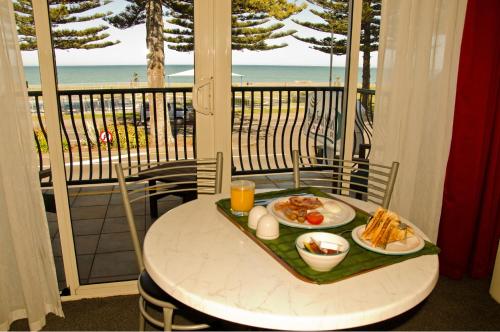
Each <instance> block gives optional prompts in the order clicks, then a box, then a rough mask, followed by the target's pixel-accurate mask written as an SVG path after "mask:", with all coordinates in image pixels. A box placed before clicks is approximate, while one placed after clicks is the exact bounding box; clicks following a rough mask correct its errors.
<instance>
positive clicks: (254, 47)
mask: <svg viewBox="0 0 500 332" xmlns="http://www.w3.org/2000/svg"><path fill="white" fill-rule="evenodd" d="M168 2H169V13H168V14H169V16H170V17H169V19H168V20H167V22H168V23H170V24H172V25H175V26H178V27H179V28H169V29H165V33H166V38H165V40H166V41H167V42H168V47H169V48H170V49H173V50H176V51H180V52H189V51H192V50H193V49H194V37H193V28H194V0H170V1H168ZM304 8H305V5H301V6H298V5H296V4H294V3H290V2H288V1H287V0H233V2H232V9H233V13H232V18H231V22H232V49H233V50H245V49H246V50H251V51H266V50H272V49H276V48H282V47H285V46H287V44H286V43H281V44H268V41H269V40H272V39H277V38H282V37H286V36H290V35H292V34H294V33H295V32H296V31H295V30H286V31H280V29H281V28H283V27H284V24H283V23H281V22H275V23H269V22H270V21H271V20H272V19H273V18H274V19H277V20H283V19H286V18H288V17H290V16H291V15H293V14H296V13H298V12H299V11H301V10H302V9H304Z"/></svg>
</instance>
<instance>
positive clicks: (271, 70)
mask: <svg viewBox="0 0 500 332" xmlns="http://www.w3.org/2000/svg"><path fill="white" fill-rule="evenodd" d="M38 68H39V67H38V66H24V69H25V75H26V81H27V82H28V84H29V85H39V84H40V76H39V70H38ZM93 68H95V69H98V70H92V69H93ZM192 68H193V65H192V64H184V65H168V64H167V65H166V66H165V72H166V77H165V81H166V82H167V83H192V82H193V77H192V76H188V77H170V76H169V75H171V74H175V73H179V72H183V71H186V70H190V69H192ZM332 70H333V75H332V76H333V80H334V81H338V82H341V83H343V82H344V73H345V67H338V66H335V67H332ZM329 71H330V68H329V66H300V65H286V66H285V65H233V66H232V72H233V73H235V74H239V75H243V76H241V77H233V83H240V82H241V83H265V82H277V83H278V82H279V83H285V82H302V81H303V82H320V83H321V82H328V81H329ZM358 72H359V77H358V79H359V81H360V82H361V75H362V68H361V67H360V68H359V71H358ZM57 74H58V82H59V84H73V85H88V84H99V83H106V84H113V83H116V84H123V83H130V82H132V81H133V80H134V77H135V74H137V79H138V82H147V75H146V65H64V66H57ZM375 76H376V68H371V70H370V82H371V83H374V82H375Z"/></svg>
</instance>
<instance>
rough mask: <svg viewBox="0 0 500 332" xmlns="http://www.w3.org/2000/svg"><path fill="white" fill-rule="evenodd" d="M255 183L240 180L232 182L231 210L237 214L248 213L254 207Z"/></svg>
mask: <svg viewBox="0 0 500 332" xmlns="http://www.w3.org/2000/svg"><path fill="white" fill-rule="evenodd" d="M254 191H255V184H254V183H253V182H252V181H247V180H238V181H233V182H232V183H231V210H232V212H233V213H234V214H236V215H248V212H249V211H250V210H251V209H252V208H253V203H254Z"/></svg>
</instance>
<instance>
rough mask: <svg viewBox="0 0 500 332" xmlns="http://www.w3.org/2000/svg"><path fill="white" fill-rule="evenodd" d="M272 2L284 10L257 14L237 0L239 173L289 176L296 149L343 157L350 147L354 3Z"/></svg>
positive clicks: (235, 161) (236, 170)
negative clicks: (346, 132)
mask: <svg viewBox="0 0 500 332" xmlns="http://www.w3.org/2000/svg"><path fill="white" fill-rule="evenodd" d="M271 2H272V3H273V4H274V6H275V7H272V6H271V7H272V8H273V9H276V8H280V10H279V11H277V12H276V11H274V10H269V7H267V8H262V9H261V11H259V12H258V13H254V15H253V16H252V15H251V14H250V13H252V10H255V8H246V7H245V2H244V1H243V2H233V54H232V58H233V72H234V73H233V96H232V98H233V124H232V133H233V139H232V147H233V158H232V161H233V174H235V175H238V174H253V173H259V172H262V171H273V172H274V171H286V170H288V171H289V170H291V168H292V161H291V154H292V150H296V149H297V150H299V153H300V155H302V156H304V157H306V158H308V160H315V158H316V157H328V158H333V157H339V155H340V151H341V145H342V144H343V143H342V137H343V135H342V134H341V130H342V121H343V118H344V116H343V113H342V109H341V108H342V99H343V96H342V90H343V84H344V75H345V63H346V62H345V59H346V57H345V54H346V33H347V15H348V14H347V6H348V4H347V2H341V1H339V2H325V1H314V0H310V1H307V2H304V3H301V2H293V3H292V2H286V1H285V2H282V1H271ZM245 13H246V14H245ZM264 21H266V22H264ZM264 31H265V32H266V33H267V34H266V35H258V34H257V32H259V33H262V32H264ZM256 40H258V42H256ZM240 75H241V76H240Z"/></svg>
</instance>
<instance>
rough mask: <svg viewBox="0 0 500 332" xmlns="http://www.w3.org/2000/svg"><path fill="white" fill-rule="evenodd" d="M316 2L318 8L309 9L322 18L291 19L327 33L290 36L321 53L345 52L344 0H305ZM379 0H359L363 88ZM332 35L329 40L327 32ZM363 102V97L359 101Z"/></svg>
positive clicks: (373, 45)
mask: <svg viewBox="0 0 500 332" xmlns="http://www.w3.org/2000/svg"><path fill="white" fill-rule="evenodd" d="M307 1H308V2H309V3H311V4H313V5H315V6H318V7H320V8H321V10H316V9H311V10H310V11H311V13H313V14H314V15H316V16H318V17H320V18H321V19H323V21H322V22H318V23H313V22H304V21H299V20H293V21H294V22H295V23H297V24H299V25H302V26H304V27H307V28H310V29H313V30H316V31H320V32H326V33H328V36H327V37H324V38H321V39H319V38H314V37H310V38H306V37H300V36H298V35H296V34H294V35H293V36H294V37H295V38H296V39H298V40H300V41H303V42H305V43H308V44H311V45H312V46H311V48H312V49H315V50H318V51H320V52H324V53H328V54H329V53H330V51H331V50H333V54H335V55H343V54H346V48H347V47H346V46H347V45H346V36H347V21H348V17H347V16H348V0H307ZM380 8H381V4H380V0H363V9H362V14H361V15H362V16H361V39H360V51H361V52H363V76H362V77H363V83H362V87H363V88H364V89H369V88H370V53H371V52H374V51H376V50H377V49H378V35H379V32H380ZM332 31H333V34H334V39H333V41H332V38H331V33H332ZM363 104H364V105H366V101H363Z"/></svg>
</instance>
